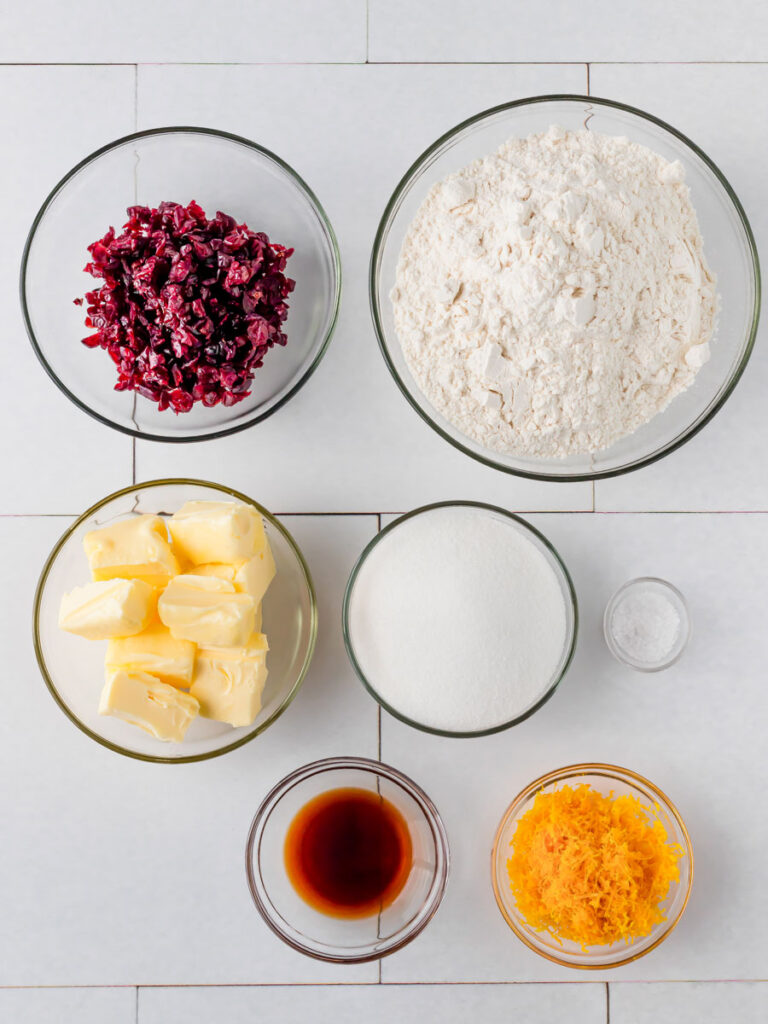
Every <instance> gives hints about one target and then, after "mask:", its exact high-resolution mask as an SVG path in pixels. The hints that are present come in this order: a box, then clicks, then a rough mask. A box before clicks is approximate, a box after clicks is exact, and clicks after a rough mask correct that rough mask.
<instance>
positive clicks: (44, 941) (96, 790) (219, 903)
mask: <svg viewBox="0 0 768 1024" xmlns="http://www.w3.org/2000/svg"><path fill="white" fill-rule="evenodd" d="M66 522H67V521H66V520H62V519H51V518H19V519H16V518H14V519H4V520H0V545H1V546H2V550H3V551H4V552H5V580H6V587H7V590H8V593H9V594H10V593H12V594H13V595H14V602H13V605H12V606H11V607H9V608H8V609H7V611H6V617H5V620H4V623H5V624H4V626H3V640H4V650H5V658H6V674H7V677H8V679H9V680H12V681H13V685H12V686H9V687H8V688H7V694H6V699H5V705H4V713H3V716H2V720H0V773H2V774H3V775H4V777H6V778H11V777H13V778H14V779H15V782H14V785H13V786H7V787H5V788H4V790H3V792H2V794H0V814H1V815H2V818H3V821H4V828H5V836H6V839H5V841H4V842H3V844H2V846H1V847H0V902H1V903H2V906H3V914H4V927H5V932H6V934H7V935H9V936H13V941H12V942H10V941H7V942H5V943H4V944H3V947H2V954H3V955H2V962H1V963H0V985H56V984H69V985H72V984H75V985H115V984H190V983H210V984H223V983H227V984H229V983H238V982H239V983H247V982H263V981H270V982H306V981H334V982H339V981H342V982H354V981H375V980H376V979H377V978H378V968H377V966H376V965H375V964H371V965H364V966H361V967H358V968H352V969H347V970H346V971H343V972H342V971H340V970H338V969H335V968H334V967H333V966H329V965H321V964H319V963H318V962H316V961H312V960H309V959H308V958H306V957H303V956H301V955H300V954H298V953H295V952H293V951H292V950H290V949H289V948H288V947H287V946H285V945H284V944H283V943H281V942H280V941H279V940H278V939H277V938H276V937H275V936H274V935H273V934H272V933H271V932H270V931H269V930H268V928H267V926H266V925H265V924H264V923H263V922H262V920H261V918H260V917H259V915H258V913H257V911H256V910H255V908H254V907H253V905H252V903H251V899H250V896H249V894H248V890H247V887H246V880H245V871H244V867H243V854H244V849H245V841H246V835H247V832H248V828H249V825H250V822H251V817H252V815H253V813H254V812H255V810H256V808H257V806H258V804H259V802H260V801H261V799H262V797H263V796H264V795H265V794H266V792H267V791H268V789H269V788H270V787H271V786H272V785H273V784H274V783H275V782H277V781H278V780H279V779H280V778H281V777H282V776H283V775H285V774H287V773H288V772H289V771H291V770H292V769H294V768H296V767H297V766H298V765H300V764H304V763H306V762H309V761H313V760H315V759H317V758H320V757H327V756H330V755H334V754H358V755H365V756H369V757H375V756H376V751H377V739H378V736H377V712H376V707H375V705H374V703H373V702H372V701H371V700H370V698H369V697H368V696H367V695H366V693H365V692H364V691H363V688H362V687H361V686H360V685H359V684H358V682H357V680H356V679H355V677H354V675H353V673H352V670H351V668H350V666H349V663H348V661H347V658H346V655H345V653H344V649H343V645H342V641H341V635H340V633H341V631H340V629H339V626H338V623H339V620H340V617H341V597H342V592H343V589H344V586H345V583H346V579H347V576H348V573H349V571H350V569H351V567H352V564H353V562H354V560H355V558H356V557H357V555H358V553H359V552H360V550H361V549H362V547H363V546H364V545H365V544H366V543H367V542H368V541H369V540H370V538H371V537H372V535H373V533H374V532H375V529H376V520H375V519H374V518H373V517H364V516H350V517H327V516H323V517H317V518H314V517H294V518H292V517H286V518H285V523H286V525H287V527H288V529H289V530H290V531H291V532H292V533H293V534H294V536H295V538H296V541H297V543H298V544H299V546H300V547H301V549H302V551H303V553H304V554H305V556H306V559H307V562H308V564H309V566H310V570H311V572H312V575H313V578H314V581H315V587H316V591H317V595H318V608H319V612H318V614H319V621H320V630H319V637H318V645H317V650H316V654H315V658H314V660H313V662H312V665H311V667H310V671H309V674H308V676H307V679H306V680H305V682H304V685H303V687H302V689H301V691H300V692H299V694H298V695H297V697H296V699H295V701H294V702H293V704H292V705H291V707H290V708H289V709H288V710H287V711H286V713H285V714H284V715H283V716H282V717H281V718H280V719H279V720H278V721H277V722H276V723H275V724H274V725H273V726H272V727H271V728H270V729H268V730H267V731H266V732H265V733H264V734H263V735H261V736H259V737H257V738H256V739H255V740H254V741H253V742H252V743H250V744H247V745H246V746H244V747H242V748H240V749H239V750H236V751H233V752H232V753H230V754H227V755H225V756H223V757H221V758H217V759H214V760H211V761H206V762H200V763H197V764H185V765H173V766H171V765H162V764H146V763H142V762H138V761H133V760H130V759H129V758H125V757H121V756H119V755H117V754H114V753H112V752H111V751H109V750H106V749H103V748H102V747H100V746H98V745H97V744H96V743H93V742H91V741H89V740H88V738H87V737H85V736H84V735H82V734H81V733H80V732H79V731H78V730H77V729H75V728H74V727H73V725H72V724H71V723H70V722H68V721H67V719H66V718H65V717H64V715H63V714H62V713H61V712H60V710H59V709H58V708H57V707H56V705H55V704H54V702H53V700H51V698H50V696H49V694H48V692H47V691H46V689H45V686H44V684H43V682H42V680H41V678H40V676H39V673H38V670H37V666H36V664H35V660H34V654H33V652H32V645H31V642H30V635H29V629H30V625H29V617H30V616H29V609H30V606H31V603H32V591H33V588H34V585H35V582H36V579H37V572H38V568H39V567H40V566H41V565H42V562H43V560H44V558H45V557H46V555H47V554H48V551H49V550H50V548H51V546H52V545H53V543H54V541H55V540H56V538H57V537H58V535H59V533H60V531H61V530H62V529H63V528H64V525H65V523H66Z"/></svg>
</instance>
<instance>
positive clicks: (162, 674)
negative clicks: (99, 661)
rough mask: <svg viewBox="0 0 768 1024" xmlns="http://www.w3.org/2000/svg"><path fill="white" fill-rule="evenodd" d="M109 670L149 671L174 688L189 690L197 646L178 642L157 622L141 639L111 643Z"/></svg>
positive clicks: (186, 642)
mask: <svg viewBox="0 0 768 1024" xmlns="http://www.w3.org/2000/svg"><path fill="white" fill-rule="evenodd" d="M106 663H107V671H117V669H124V670H125V671H126V672H148V673H149V674H150V675H153V676H156V677H157V678H158V679H161V680H162V681H163V682H164V683H170V684H171V686H181V687H184V688H186V687H188V686H189V684H190V683H191V682H192V670H193V669H194V666H195V645H194V644H193V643H192V642H191V641H190V640H178V639H177V638H176V637H174V636H171V631H170V630H169V629H168V627H167V626H164V625H163V624H162V623H161V622H153V623H152V625H151V626H149V628H148V629H145V630H144V632H143V633H139V634H138V636H129V637H121V638H120V639H117V640H110V642H109V644H108V646H107V657H106Z"/></svg>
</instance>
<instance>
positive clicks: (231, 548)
mask: <svg viewBox="0 0 768 1024" xmlns="http://www.w3.org/2000/svg"><path fill="white" fill-rule="evenodd" d="M168 529H169V530H170V532H171V539H172V540H173V544H174V547H175V549H176V551H177V552H178V553H179V555H180V556H181V557H184V558H186V559H188V560H189V561H190V562H191V563H192V564H193V565H203V564H205V563H206V562H243V561H245V560H246V559H248V558H251V557H252V556H253V555H255V554H258V552H259V551H261V550H262V549H263V547H264V544H265V543H266V535H265V533H264V523H263V522H262V519H261V516H260V515H259V513H258V512H257V510H256V509H255V508H254V507H253V505H245V504H243V503H242V502H236V501H188V502H187V503H186V504H185V505H182V506H181V508H180V509H179V510H178V512H176V513H174V515H172V516H171V518H170V519H169V521H168Z"/></svg>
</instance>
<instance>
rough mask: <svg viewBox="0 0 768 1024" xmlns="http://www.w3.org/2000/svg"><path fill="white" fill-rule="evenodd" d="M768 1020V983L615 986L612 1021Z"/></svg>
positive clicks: (693, 1023)
mask: <svg viewBox="0 0 768 1024" xmlns="http://www.w3.org/2000/svg"><path fill="white" fill-rule="evenodd" d="M766 1019H768V984H766V982H759V981H754V982H747V981H743V982H730V981H725V982H684V983H683V984H667V985H664V984H658V985H632V984H627V985H622V984H619V985H611V1022H612V1024H656V1022H657V1021H661V1020H674V1021H675V1022H676V1024H699V1022H700V1021H706V1022H707V1024H732V1021H760V1020H766Z"/></svg>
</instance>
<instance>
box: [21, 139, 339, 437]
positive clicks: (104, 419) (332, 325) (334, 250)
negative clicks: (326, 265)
mask: <svg viewBox="0 0 768 1024" xmlns="http://www.w3.org/2000/svg"><path fill="white" fill-rule="evenodd" d="M181 134H190V135H204V136H211V137H213V138H217V139H220V140H223V141H225V142H233V143H237V144H239V145H241V146H245V147H246V148H248V149H252V150H254V151H255V152H257V153H259V154H260V155H261V156H262V157H266V158H267V159H268V160H270V161H271V162H272V163H274V164H276V165H277V166H278V167H279V168H280V169H281V170H282V171H284V172H285V173H286V174H287V175H288V177H289V178H291V179H292V180H293V182H294V184H295V185H297V186H298V188H299V190H300V191H301V192H303V193H304V194H305V196H306V197H307V199H308V200H309V203H310V205H311V206H312V207H313V208H314V210H315V213H316V214H317V216H318V218H319V220H320V222H321V224H322V226H323V228H324V229H325V232H326V235H327V238H328V241H329V243H330V253H331V257H332V263H333V268H334V275H335V288H334V293H333V302H332V313H331V318H330V321H329V324H328V329H327V330H326V333H325V337H324V339H323V342H322V344H321V345H320V347H319V349H318V350H317V352H316V353H315V355H314V358H313V359H312V361H311V362H310V363H309V365H308V366H307V367H306V368H305V369H304V371H303V372H302V374H301V376H300V377H299V379H298V380H297V381H296V383H295V384H294V385H293V387H292V388H291V389H290V390H289V391H287V392H286V393H285V394H284V395H283V397H282V398H281V399H280V400H279V401H278V402H275V404H274V405H272V406H270V408H269V409H267V410H266V412H262V413H259V414H257V415H253V416H250V417H248V418H247V419H245V420H244V421H243V422H242V423H237V424H234V425H232V426H228V427H223V428H222V429H220V430H215V431H211V432H210V433H205V434H190V435H188V436H184V437H180V436H178V435H167V434H158V433H148V432H146V431H143V430H138V429H136V428H134V427H131V426H127V425H125V424H122V423H116V422H115V421H114V420H112V419H110V418H109V417H108V416H105V415H103V414H102V413H100V412H96V410H95V409H91V407H90V406H89V405H88V404H87V403H86V402H84V401H83V400H82V399H81V398H79V397H78V396H77V395H76V394H75V393H74V392H73V391H71V390H70V389H69V388H68V387H67V385H66V384H64V382H63V381H62V380H61V379H60V378H59V376H58V375H57V373H56V372H55V370H54V369H53V367H52V366H51V365H50V363H49V362H48V360H47V359H46V357H45V354H44V352H43V350H42V348H41V346H40V344H39V342H38V340H37V337H36V335H35V332H34V329H33V327H32V319H31V316H30V312H29V306H28V303H27V281H26V278H27V267H28V263H29V256H30V252H31V249H32V245H33V243H34V241H35V237H36V235H37V230H38V228H39V226H40V224H41V222H42V220H43V218H44V217H45V214H46V213H47V211H48V208H49V207H50V206H51V204H52V203H53V201H54V200H55V199H56V197H57V196H58V195H59V193H60V192H62V191H63V190H64V188H65V187H66V185H67V184H68V183H69V181H70V180H71V179H72V178H74V177H75V175H77V174H78V173H79V172H80V171H81V170H82V169H83V168H84V167H86V166H87V165H88V164H91V163H95V162H96V160H98V159H99V157H101V156H103V155H104V154H105V153H108V152H110V151H111V150H113V149H117V148H119V147H120V146H125V145H127V144H129V143H131V142H134V141H136V140H137V139H146V138H151V137H152V136H156V135H181ZM341 277H342V274H341V252H340V249H339V243H338V239H337V238H336V232H335V231H334V229H333V225H332V224H331V222H330V220H329V218H328V214H327V213H326V212H325V209H324V208H323V205H322V204H321V202H320V200H319V199H318V198H317V196H316V195H315V193H314V192H313V191H312V189H311V188H310V187H309V185H308V184H307V183H306V181H305V180H304V179H303V178H302V177H301V175H300V174H298V172H297V171H295V170H294V169H293V167H291V165H290V164H289V163H287V161H285V160H283V159H282V157H279V156H278V155H277V154H276V153H273V152H272V150H270V149H267V148H266V147H265V146H261V145H259V143H258V142H254V141H253V140H251V139H247V138H245V136H242V135H236V134H234V133H233V132H225V131H221V130H219V129H217V128H204V127H201V126H198V125H167V126H165V127H160V128H146V129H143V130H142V131H137V132H131V133H130V134H128V135H122V136H121V137H120V138H118V139H114V140H113V141H112V142H108V143H106V144H105V145H103V146H100V147H99V148H98V149H96V150H94V151H93V152H92V153H90V154H89V155H88V156H86V157H83V159H82V160H80V161H79V162H78V163H76V164H75V166H74V167H72V168H71V170H69V171H67V173H66V174H65V175H64V177H63V178H61V179H60V180H59V181H58V182H57V184H56V185H54V187H53V188H52V189H51V191H50V192H49V193H48V195H47V196H46V198H45V199H44V200H43V203H42V205H41V207H40V209H39V210H38V211H37V213H36V214H35V218H34V220H33V221H32V226H31V227H30V229H29V232H28V234H27V238H26V241H25V243H24V249H23V252H22V256H21V266H20V270H19V300H20V302H21V312H22V316H23V319H24V326H25V328H26V332H27V337H28V338H29V341H30V344H31V345H32V349H33V351H34V353H35V355H36V356H37V358H38V360H39V362H40V363H41V365H42V367H43V369H44V370H45V372H46V373H47V374H48V376H49V377H50V379H51V380H52V381H53V383H54V384H55V385H56V386H57V387H58V388H59V390H60V391H62V392H63V393H64V394H65V395H66V396H67V398H68V399H69V400H70V401H71V402H73V403H74V404H75V405H76V406H77V407H78V408H79V409H81V410H82V411H83V412H85V413H87V414H88V415H89V416H91V417H93V419H95V420H98V422H99V423H103V424H104V425H105V426H107V427H111V428H112V429H113V430H117V431H119V432H120V433H122V434H128V435H129V436H131V437H138V438H140V439H141V440H144V441H161V442H163V443H166V444H190V443H192V442H199V441H212V440H214V439H215V438H217V437H228V436H229V435H231V434H236V433H238V432H239V431H241V430H246V429H247V428H248V427H252V426H253V425H254V424H256V423H261V422H262V421H263V420H266V419H267V418H268V417H269V416H271V415H272V413H274V412H277V410H278V409H280V408H282V406H284V405H285V404H286V402H288V401H289V400H290V399H291V398H293V396H294V395H295V394H296V393H297V392H298V391H299V390H300V389H301V388H302V387H303V386H304V385H305V384H306V383H307V381H308V380H309V378H310V377H311V376H312V374H313V373H314V372H315V370H316V369H317V367H318V366H319V364H320V361H321V359H322V358H323V356H324V355H325V353H326V352H327V350H328V346H329V345H330V343H331V339H332V337H333V334H334V331H335V330H336V325H337V323H338V320H339V309H340V305H341Z"/></svg>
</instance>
